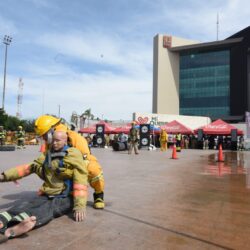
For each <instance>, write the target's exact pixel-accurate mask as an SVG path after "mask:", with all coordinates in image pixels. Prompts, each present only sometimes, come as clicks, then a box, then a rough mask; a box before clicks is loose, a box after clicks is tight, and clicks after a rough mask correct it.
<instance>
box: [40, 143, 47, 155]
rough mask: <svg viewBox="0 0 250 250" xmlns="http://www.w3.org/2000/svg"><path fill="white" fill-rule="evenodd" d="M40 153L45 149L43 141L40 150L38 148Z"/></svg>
mask: <svg viewBox="0 0 250 250" xmlns="http://www.w3.org/2000/svg"><path fill="white" fill-rule="evenodd" d="M39 151H40V152H41V153H44V152H45V151H46V145H45V143H43V144H42V145H41V147H40V150H39Z"/></svg>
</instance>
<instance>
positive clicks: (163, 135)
mask: <svg viewBox="0 0 250 250" xmlns="http://www.w3.org/2000/svg"><path fill="white" fill-rule="evenodd" d="M159 140H160V144H161V151H166V150H167V148H168V145H167V143H168V134H167V132H166V130H165V129H162V130H161V133H160V138H159Z"/></svg>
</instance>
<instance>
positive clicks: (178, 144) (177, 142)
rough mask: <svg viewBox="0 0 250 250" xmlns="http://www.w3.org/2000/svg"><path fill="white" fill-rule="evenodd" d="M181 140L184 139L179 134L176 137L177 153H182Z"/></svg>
mask: <svg viewBox="0 0 250 250" xmlns="http://www.w3.org/2000/svg"><path fill="white" fill-rule="evenodd" d="M181 138H182V136H181V133H178V134H177V135H176V137H175V139H176V151H177V152H181Z"/></svg>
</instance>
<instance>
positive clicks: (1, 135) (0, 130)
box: [0, 126, 6, 146]
mask: <svg viewBox="0 0 250 250" xmlns="http://www.w3.org/2000/svg"><path fill="white" fill-rule="evenodd" d="M5 138H6V131H5V130H4V127H3V126H0V146H2V145H4V144H5Z"/></svg>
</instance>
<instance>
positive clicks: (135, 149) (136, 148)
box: [128, 142, 138, 154]
mask: <svg viewBox="0 0 250 250" xmlns="http://www.w3.org/2000/svg"><path fill="white" fill-rule="evenodd" d="M133 149H134V151H135V154H138V143H137V142H130V144H129V149H128V153H129V154H131V153H132V151H133Z"/></svg>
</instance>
